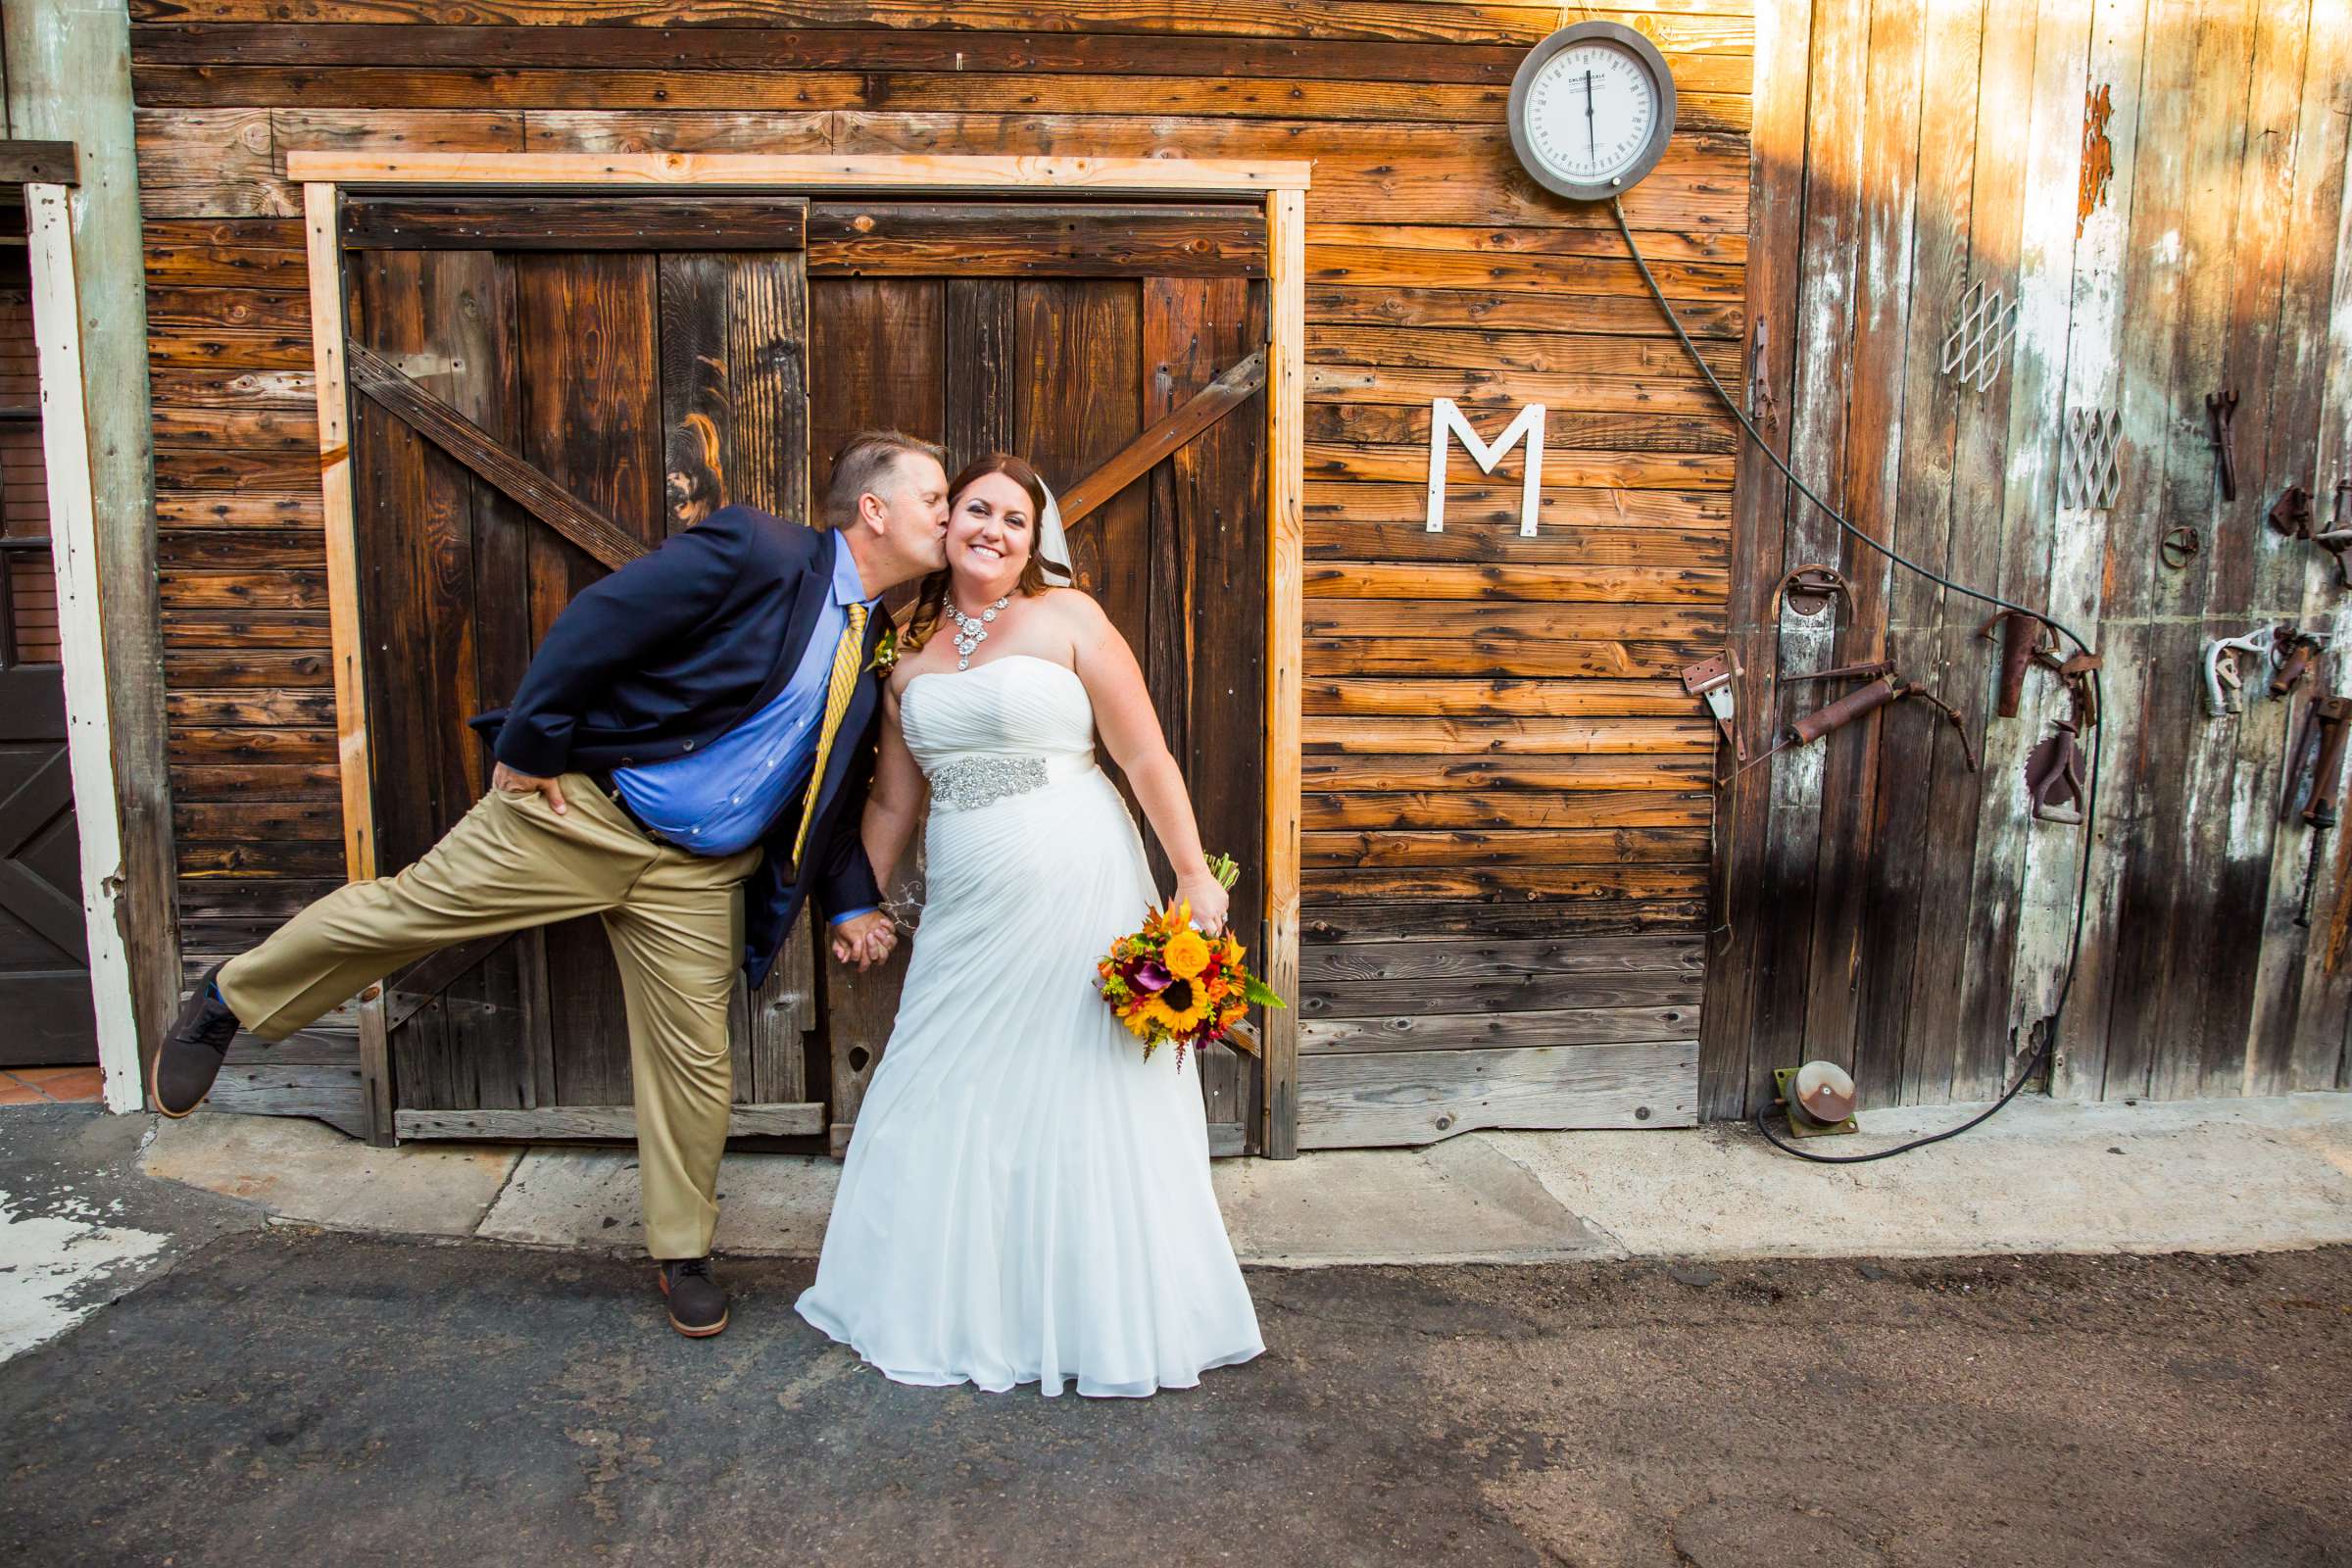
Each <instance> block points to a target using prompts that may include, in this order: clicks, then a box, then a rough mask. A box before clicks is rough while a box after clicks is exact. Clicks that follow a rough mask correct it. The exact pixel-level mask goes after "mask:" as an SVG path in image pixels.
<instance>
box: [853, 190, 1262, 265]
mask: <svg viewBox="0 0 2352 1568" xmlns="http://www.w3.org/2000/svg"><path fill="white" fill-rule="evenodd" d="M1265 270H1266V224H1265V217H1264V214H1263V213H1262V212H1260V211H1259V210H1258V209H1257V208H1256V207H1253V206H1248V205H1243V204H1239V203H1225V204H1215V205H1192V206H1154V207H1137V206H1101V207H1047V206H1040V205H1026V206H1016V205H1009V204H1005V205H999V204H982V203H968V204H967V203H942V202H868V203H853V202H819V203H817V204H816V206H815V207H814V208H812V209H811V211H810V213H809V271H810V272H811V273H812V274H815V275H819V276H833V275H839V276H869V277H871V276H886V275H893V274H897V275H906V276H932V277H936V276H939V275H941V274H943V273H952V274H954V275H956V276H958V277H988V276H1003V277H1090V276H1111V277H1119V276H1125V277H1132V276H1138V275H1142V276H1150V277H1232V276H1242V277H1263V276H1264V275H1265Z"/></svg>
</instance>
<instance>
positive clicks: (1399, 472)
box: [1306, 441, 1733, 490]
mask: <svg viewBox="0 0 2352 1568" xmlns="http://www.w3.org/2000/svg"><path fill="white" fill-rule="evenodd" d="M1522 461H1524V460H1522V459H1518V458H1514V459H1512V460H1511V462H1510V463H1508V464H1506V465H1505V466H1507V467H1516V466H1518V464H1519V463H1520V462H1522ZM1306 474H1307V477H1308V478H1309V479H1385V480H1388V481H1390V482H1392V483H1395V482H1398V481H1407V480H1410V481H1419V482H1424V483H1426V482H1427V480H1428V478H1429V446H1428V443H1426V442H1424V443H1422V444H1421V445H1419V446H1397V445H1378V446H1375V445H1368V444H1362V443H1340V442H1330V441H1314V442H1309V443H1307V447H1306ZM1446 477H1447V479H1448V480H1451V479H1464V480H1471V481H1476V480H1479V479H1483V478H1485V477H1486V474H1485V472H1484V471H1483V470H1482V469H1480V467H1479V466H1478V464H1477V463H1476V462H1475V461H1474V460H1473V459H1472V458H1471V457H1470V455H1469V454H1468V453H1466V452H1462V451H1459V450H1456V451H1454V452H1453V453H1452V454H1451V455H1450V458H1449V461H1448V462H1447V464H1446ZM1732 477H1733V460H1732V458H1731V456H1730V455H1729V454H1725V455H1722V456H1716V455H1714V454H1709V453H1673V452H1626V453H1616V452H1579V451H1575V450H1570V451H1565V452H1556V453H1555V452H1551V451H1548V450H1547V451H1545V453H1544V481H1545V482H1546V483H1547V484H1561V485H1591V486H1596V487H1601V488H1607V487H1611V486H1622V487H1624V488H1627V489H1635V490H1641V489H1659V490H1691V489H1699V488H1705V489H1725V490H1728V489H1729V488H1731V484H1732Z"/></svg>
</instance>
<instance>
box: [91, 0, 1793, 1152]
mask: <svg viewBox="0 0 2352 1568" xmlns="http://www.w3.org/2000/svg"><path fill="white" fill-rule="evenodd" d="M1748 10H1749V7H1748V5H1747V3H1746V0H1676V3H1675V4H1673V5H1671V6H1661V7H1659V8H1657V9H1656V10H1654V11H1642V10H1627V11H1594V12H1592V13H1590V15H1593V16H1595V17H1605V18H1612V19H1614V20H1618V21H1621V22H1625V23H1629V24H1631V25H1635V26H1638V27H1640V28H1642V30H1643V31H1644V32H1646V33H1647V34H1648V35H1649V36H1651V37H1652V38H1654V39H1656V40H1657V42H1658V43H1659V45H1660V47H1661V48H1662V49H1663V50H1665V51H1666V53H1667V55H1668V58H1669V59H1670V61H1671V62H1672V65H1673V68H1674V72H1675V75H1676V78H1677V81H1678V85H1679V88H1680V91H1681V128H1680V130H1679V132H1678V133H1677V135H1676V136H1675V138H1674V142H1673V145H1672V148H1671V150H1670V152H1669V153H1668V155H1667V158H1666V160H1665V162H1664V164H1663V165H1662V166H1661V167H1660V168H1659V169H1658V170H1657V172H1655V173H1653V174H1652V175H1651V176H1650V177H1649V178H1647V179H1646V180H1644V181H1643V182H1642V184H1641V186H1640V187H1639V189H1638V190H1636V191H1635V192H1634V193H1633V194H1632V195H1631V196H1630V197H1629V198H1628V200H1627V203H1626V205H1627V209H1628V212H1629V215H1630V219H1631V221H1632V222H1633V223H1634V224H1635V225H1636V226H1637V227H1638V228H1639V229H1640V230H1641V232H1642V243H1643V245H1644V247H1645V248H1646V250H1647V252H1648V254H1649V255H1650V257H1651V258H1652V260H1653V263H1654V265H1655V267H1656V270H1657V272H1658V275H1659V277H1660V278H1661V280H1662V281H1663V283H1664V286H1665V287H1666V289H1667V290H1668V291H1669V292H1670V293H1671V294H1672V295H1673V296H1674V297H1675V299H1676V301H1677V303H1678V306H1679V308H1680V309H1681V311H1682V312H1683V313H1684V316H1685V318H1686V319H1687V320H1688V322H1689V324H1690V326H1691V330H1692V331H1693V332H1694V333H1695V334H1697V336H1698V338H1699V340H1700V342H1701V344H1702V345H1703V347H1704V350H1705V353H1706V354H1707V356H1708V358H1709V360H1710V361H1711V362H1712V364H1713V365H1714V367H1715V368H1716V369H1717V371H1718V373H1720V374H1722V375H1724V376H1725V377H1727V378H1735V379H1736V378H1737V376H1738V375H1739V373H1740V359H1741V346H1740V340H1741V333H1742V322H1743V308H1744V307H1743V301H1744V297H1745V293H1746V287H1747V281H1746V250H1747V246H1746V238H1745V231H1746V221H1747V182H1748V175H1749V149H1748V141H1747V128H1748V97H1749V90H1750V85H1751V83H1750V39H1751V31H1752V26H1753V24H1752V21H1751V19H1750V17H1749V16H1748V15H1747V12H1748ZM132 14H133V20H134V23H135V24H136V26H135V27H134V34H133V61H134V79H135V87H136V93H137V98H138V102H139V105H140V108H139V136H140V146H141V182H142V191H143V199H144V202H145V204H146V213H147V218H148V254H149V268H150V271H149V285H150V289H151V294H150V313H151V319H152V321H153V342H154V367H155V401H156V445H157V467H158V486H159V490H160V500H159V510H160V522H161V527H162V540H163V544H162V550H163V562H162V570H163V578H164V600H165V607H166V615H167V619H168V623H169V635H170V656H169V657H170V670H171V681H172V693H171V711H172V760H173V764H174V782H175V786H176V798H177V801H178V813H179V820H178V833H179V853H180V871H181V875H182V879H183V880H182V884H181V885H182V889H183V894H184V899H185V911H184V912H185V916H186V929H187V949H188V955H189V959H190V961H191V963H197V962H204V961H209V960H210V958H212V957H213V956H217V955H220V954H221V953H224V952H227V951H230V950H233V949H234V948H236V947H238V946H240V945H242V944H243V943H245V942H247V941H249V940H251V938H252V937H253V936H254V935H255V934H257V932H258V931H259V930H260V929H261V928H262V927H263V926H264V925H266V924H267V923H268V922H270V921H271V920H274V919H275V918H277V917H279V916H281V915H283V914H285V913H287V912H289V911H290V910H292V909H293V908H294V907H297V906H298V905H299V904H301V903H302V902H303V901H305V900H307V899H310V898H312V897H314V896H316V895H317V894H318V893H319V892H321V891H322V890H323V889H325V888H326V887H327V886H329V885H330V884H331V883H332V881H333V880H334V879H335V878H336V877H337V876H338V875H339V874H340V871H341V866H342V840H341V833H342V829H341V825H340V823H339V821H338V819H337V795H336V782H335V748H334V732H333V729H332V720H333V714H332V711H331V710H332V702H333V694H332V690H331V686H330V680H329V671H328V667H327V633H326V607H325V599H324V594H325V574H324V564H323V559H322V555H321V550H320V542H319V541H320V535H319V494H318V463H317V453H316V449H315V445H314V432H313V415H312V410H311V396H312V393H311V384H310V383H311V369H310V367H311V349H310V343H309V338H308V331H309V319H308V305H307V300H306V297H305V292H304V290H305V286H306V279H305V270H304V260H303V252H302V247H301V236H300V230H299V223H298V221H297V218H296V216H295V215H296V214H297V212H298V211H299V206H300V201H299V192H298V191H297V190H296V189H295V188H294V187H292V186H291V185H289V183H288V182H287V179H286V177H285V161H286V155H287V153H288V152H289V151H290V150H292V149H296V148H314V147H323V148H363V147H376V148H386V149H391V148H407V149H438V150H450V149H480V150H496V151H508V152H513V151H531V152H555V151H580V150H690V151H728V152H738V151H740V152H751V151H760V152H797V153H812V152H839V153H874V154H879V153H963V154H1007V153H1020V154H1064V155H1084V154H1093V155H1129V156H1131V155H1153V156H1168V157H1184V156H1199V157H1206V156H1214V157H1221V158H1241V157H1249V156H1252V155H1262V156H1266V157H1281V158H1311V159H1313V160H1315V169H1314V175H1313V179H1314V184H1313V189H1312V190H1311V192H1310V193H1309V195H1308V198H1307V217H1308V223H1309V227H1308V231H1307V263H1308V270H1309V275H1308V284H1307V298H1306V308H1307V320H1308V323H1309V324H1308V344H1307V354H1308V359H1309V362H1310V365H1309V371H1310V380H1309V383H1308V393H1307V396H1308V407H1307V411H1306V414H1307V427H1306V430H1305V432H1304V437H1305V452H1306V458H1305V462H1306V476H1305V477H1306V491H1305V499H1306V528H1307V534H1306V547H1307V548H1306V554H1307V558H1308V561H1307V567H1308V569H1307V573H1306V579H1305V593H1306V600H1305V607H1306V608H1305V625H1304V636H1305V651H1306V681H1305V694H1306V695H1305V701H1306V717H1305V747H1306V753H1307V756H1306V759H1305V796H1304V801H1303V814H1304V833H1305V837H1304V872H1303V890H1302V891H1303V900H1304V905H1305V907H1304V916H1305V922H1304V929H1305V932H1306V947H1305V952H1304V954H1303V982H1302V983H1303V987H1304V996H1303V999H1302V1001H1303V1017H1302V1020H1301V1024H1302V1036H1303V1040H1302V1051H1303V1053H1304V1055H1303V1064H1302V1067H1301V1078H1302V1104H1303V1107H1304V1108H1303V1109H1302V1113H1301V1114H1302V1137H1303V1141H1304V1142H1306V1143H1308V1144H1309V1145H1312V1144H1314V1143H1317V1142H1323V1143H1335V1142H1362V1141H1372V1142H1408V1141H1419V1140H1422V1139H1426V1138H1434V1137H1438V1136H1442V1135H1443V1134H1444V1133H1446V1132H1447V1131H1459V1130H1465V1129H1466V1128H1467V1127H1468V1126H1472V1125H1484V1124H1495V1123H1500V1124H1512V1123H1518V1124H1528V1123H1531V1122H1532V1123H1542V1122H1544V1121H1547V1120H1550V1121H1558V1120H1569V1121H1578V1120H1584V1121H1591V1120H1595V1119H1597V1120H1601V1121H1605V1122H1609V1123H1613V1124H1623V1125H1633V1124H1635V1123H1636V1122H1637V1121H1641V1120H1646V1121H1648V1123H1649V1124H1650V1125H1664V1124H1669V1123H1673V1122H1677V1121H1688V1120H1690V1119H1691V1118H1692V1117H1693V1116H1694V1115H1695V1114H1696V1086H1697V1044H1696V1041H1697V1028H1696V1025H1697V1019H1698V1007H1699V1003H1700V984H1701V980H1700V974H1699V964H1698V949H1699V938H1700V934H1701V928H1702V925H1703V921H1704V909H1705V907H1706V905H1705V899H1706V881H1707V874H1708V857H1709V821H1710V812H1711V800H1710V795H1709V792H1708V783H1707V779H1708V767H1709V760H1710V752H1711V747H1712V739H1711V733H1712V732H1711V731H1710V729H1709V727H1708V725H1707V724H1706V723H1705V722H1704V721H1703V717H1702V715H1701V714H1700V713H1699V712H1698V711H1697V710H1696V709H1695V707H1694V705H1693V704H1692V703H1691V701H1689V700H1688V699H1687V698H1686V697H1685V696H1684V694H1683V693H1682V691H1681V690H1680V688H1679V686H1678V684H1677V682H1676V678H1675V677H1676V671H1677V670H1679V668H1680V667H1681V666H1682V665H1683V664H1685V663H1687V662H1691V661H1693V660H1696V659H1698V658H1701V657H1704V656H1705V655H1706V654H1707V653H1709V652H1710V651H1712V650H1715V649H1719V648H1720V647H1721V646H1722V645H1723V641H1724V637H1725V633H1726V629H1727V623H1726V614H1725V604H1726V599H1727V596H1728V593H1729V589H1730V577H1729V565H1730V559H1731V525H1732V486H1733V481H1734V469H1735V459H1736V456H1737V453H1736V442H1735V439H1734V437H1735V434H1736V431H1735V429H1734V426H1733V425H1732V423H1731V421H1730V420H1729V419H1728V418H1727V417H1723V416H1722V415H1721V414H1720V413H1719V412H1718V411H1717V410H1715V409H1714V408H1713V407H1711V405H1710V402H1709V398H1708V394H1707V392H1706V390H1705V387H1704V385H1703V383H1702V382H1701V381H1700V379H1699V377H1698V376H1697V374H1696V373H1695V372H1694V371H1693V370H1692V368H1691V366H1690V365H1689V364H1688V363H1687V361H1686V360H1685V359H1684V358H1683V357H1682V354H1681V351H1680V350H1679V349H1678V347H1677V346H1676V344H1675V343H1674V341H1673V340H1672V338H1671V337H1670V336H1668V335H1666V332H1665V329H1664V324H1663V322H1662V320H1661V319H1660V318H1659V316H1658V314H1657V312H1656V309H1655V306H1654V304H1653V303H1652V302H1651V301H1650V300H1649V298H1648V297H1647V296H1646V295H1645V294H1644V292H1643V290H1642V282H1641V280H1640V277H1639V275H1638V273H1637V272H1636V270H1635V269H1634V268H1633V266H1632V265H1631V264H1630V263H1629V262H1628V261H1627V259H1626V258H1625V255H1624V252H1623V247H1622V244H1621V242H1620V240H1619V238H1618V236H1617V234H1616V232H1615V230H1614V227H1613V226H1612V224H1611V221H1610V219H1609V217H1608V214H1607V212H1606V209H1604V208H1600V207H1579V206H1573V205H1571V204H1567V203H1564V202H1561V201H1558V200H1556V199H1553V198H1551V197H1549V196H1547V195H1545V194H1544V193H1543V192H1542V191H1540V190H1538V189H1537V188H1536V187H1535V186H1534V185H1533V184H1532V183H1531V182H1530V181H1529V180H1528V179H1526V178H1525V176H1524V175H1523V174H1522V173H1521V172H1520V171H1519V169H1518V167H1517V165H1516V163H1515V161H1514V160H1513V158H1512V155H1511V152H1510V147H1509V140H1508V136H1507V132H1506V130H1505V128H1504V106H1505V101H1506V98H1507V95H1508V88H1509V83H1510V78H1511V74H1512V73H1513V71H1514V70H1515V69H1516V67H1517V65H1518V63H1519V61H1520V59H1521V58H1522V56H1523V55H1524V53H1525V50H1526V48H1527V46H1528V45H1529V44H1531V43H1533V42H1535V41H1536V40H1538V39H1540V38H1542V37H1543V36H1544V35H1545V34H1546V33H1548V32H1549V31H1550V30H1552V28H1554V27H1555V26H1556V25H1559V24H1560V23H1561V22H1562V20H1563V12H1562V9H1561V8H1559V7H1557V6H1551V5H1521V4H1469V3H1449V0H1447V3H1441V0H1384V3H1378V4H1368V3H1363V0H1279V3H1277V0H1193V3H1187V4H1178V5H1164V4H1153V5H1101V4H1094V3H1079V0H1031V3H1025V4H1011V3H1000V0H979V3H970V4H962V5H957V6H954V7H938V6H934V5H931V4H927V3H926V4H914V3H911V0H682V3H680V4H677V5H674V6H661V7H644V6H639V5H634V4H630V5H623V4H618V3H613V0H293V3H288V0H134V4H133V7H132ZM1586 14H1587V13H1584V12H1582V11H1579V12H1576V13H1575V15H1578V16H1582V15H1586ZM657 15H658V16H659V17H661V18H662V21H663V22H664V23H666V24H671V25H664V26H662V27H660V28H655V27H650V26H640V25H631V24H632V23H634V22H636V21H637V20H638V19H639V18H641V17H651V16H657ZM1440 396H1443V397H1449V398H1453V399H1455V400H1457V401H1458V402H1460V404H1461V405H1462V406H1463V408H1464V409H1465V410H1466V411H1468V412H1469V413H1470V415H1471V417H1472V418H1473V419H1474V420H1475V421H1476V422H1477V424H1478V425H1479V427H1480V428H1481V430H1482V431H1483V432H1484V433H1485V434H1487V435H1488V436H1490V437H1492V436H1493V435H1494V434H1495V433H1496V432H1497V431H1498V430H1499V428H1500V426H1501V424H1502V423H1503V422H1505V421H1507V419H1508V418H1509V417H1510V416H1511V415H1512V413H1514V412H1515V411H1516V410H1517V408H1518V407H1519V406H1520V405H1521V404H1522V403H1523V402H1527V401H1534V400H1541V401H1543V402H1544V403H1545V404H1546V405H1548V408H1549V428H1548V432H1547V445H1546V459H1545V466H1544V490H1543V524H1542V531H1541V533H1540V534H1539V536H1538V537H1536V538H1533V539H1523V538H1521V537H1519V534H1518V530H1517V501H1518V490H1519V476H1520V472H1521V469H1520V467H1519V464H1520V463H1521V461H1522V459H1521V458H1520V457H1519V456H1518V455H1516V454H1514V455H1513V456H1512V457H1511V458H1510V459H1508V460H1507V462H1506V465H1505V466H1504V467H1503V468H1502V469H1501V470H1500V471H1498V472H1497V473H1496V474H1495V476H1493V477H1491V478H1490V477H1488V476H1485V475H1482V474H1480V473H1479V472H1478V471H1477V469H1476V468H1475V467H1474V466H1472V465H1471V464H1470V462H1469V460H1468V459H1467V458H1461V459H1458V460H1457V461H1456V464H1455V466H1454V469H1453V473H1452V480H1451V483H1452V491H1451V500H1450V504H1449V507H1448V513H1447V520H1446V531H1445V532H1443V533H1431V532H1428V531H1426V530H1425V528H1424V526H1423V504H1424V503H1423V481H1424V477H1425V466H1426V462H1427V456H1426V455H1427V450H1428V448H1427V443H1428V437H1429V422H1430V407H1431V400H1432V399H1433V398H1434V397H1440ZM1588 938H1596V939H1605V940H1601V941H1599V942H1598V943H1597V944H1595V945H1585V943H1584V939H1588ZM1433 1086H1434V1087H1433ZM1433 1095H1434V1097H1435V1100H1436V1101H1437V1102H1439V1103H1441V1107H1440V1109H1439V1110H1438V1111H1437V1112H1436V1113H1434V1114H1433V1113H1432V1112H1430V1111H1429V1110H1428V1109H1427V1106H1428V1104H1429V1103H1431V1102H1432V1096H1433ZM1454 1100H1459V1101H1460V1102H1461V1103H1462V1104H1461V1108H1460V1109H1459V1110H1458V1111H1457V1110H1455V1109H1453V1108H1450V1107H1451V1103H1452V1101H1454ZM1398 1104H1415V1105H1419V1106H1421V1107H1422V1108H1420V1109H1418V1110H1414V1111H1412V1112H1410V1113H1409V1114H1405V1113H1399V1112H1397V1111H1394V1110H1391V1109H1384V1108H1383V1107H1393V1106H1396V1105H1398Z"/></svg>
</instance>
